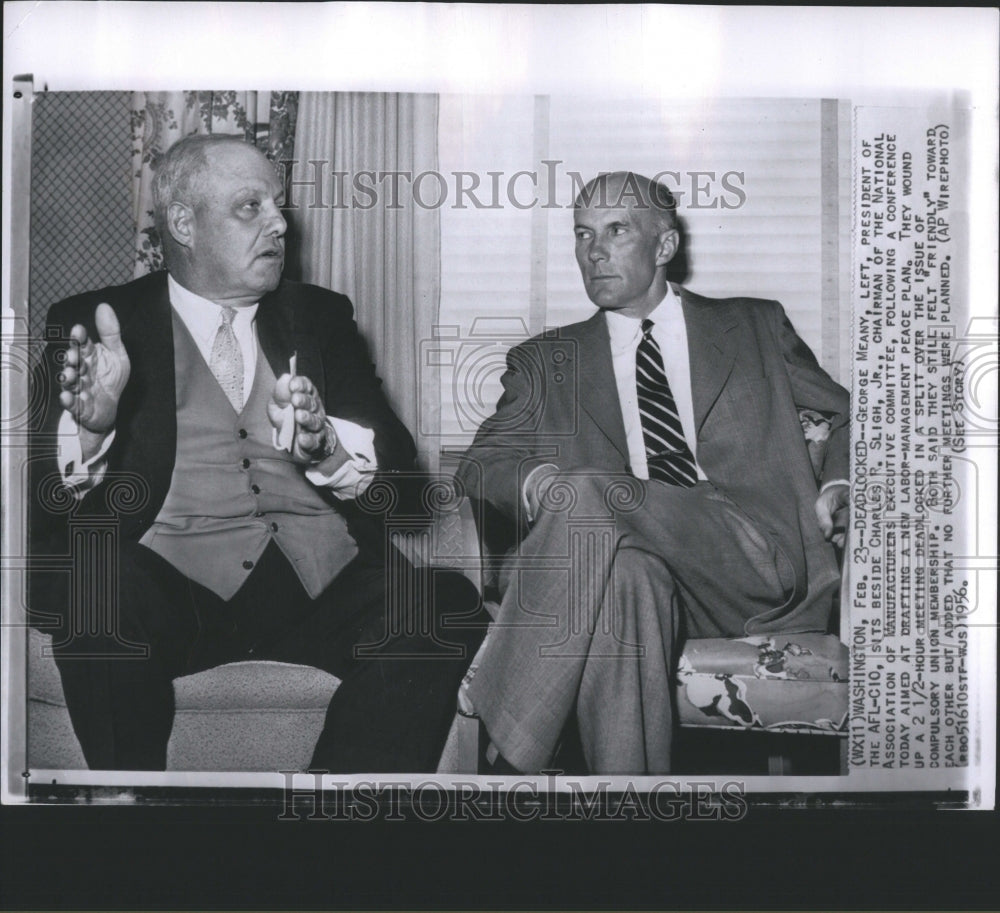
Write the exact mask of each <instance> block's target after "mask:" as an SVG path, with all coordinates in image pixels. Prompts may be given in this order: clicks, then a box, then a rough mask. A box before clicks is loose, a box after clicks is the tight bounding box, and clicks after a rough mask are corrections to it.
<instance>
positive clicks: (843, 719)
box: [677, 634, 849, 734]
mask: <svg viewBox="0 0 1000 913" xmlns="http://www.w3.org/2000/svg"><path fill="white" fill-rule="evenodd" d="M848 659H849V657H848V651H847V647H845V646H844V645H843V644H842V643H841V642H840V641H839V640H838V638H837V637H836V636H835V635H833V634H787V635H771V636H770V637H765V636H754V637H744V638H739V639H728V638H707V639H702V640H689V641H688V642H687V643H686V644H685V645H684V651H683V654H682V655H681V658H680V660H679V662H678V664H677V685H678V687H677V706H678V711H679V714H680V722H681V725H682V726H701V727H711V728H724V729H730V728H739V729H750V728H758V729H767V730H772V731H788V732H795V731H810V732H820V733H833V734H837V733H841V732H843V731H845V727H846V725H847V674H848Z"/></svg>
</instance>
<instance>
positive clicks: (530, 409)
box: [456, 341, 559, 522]
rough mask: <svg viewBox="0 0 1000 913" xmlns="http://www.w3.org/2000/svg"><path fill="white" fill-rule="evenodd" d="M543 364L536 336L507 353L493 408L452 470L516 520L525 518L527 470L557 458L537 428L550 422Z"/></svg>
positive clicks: (476, 494)
mask: <svg viewBox="0 0 1000 913" xmlns="http://www.w3.org/2000/svg"><path fill="white" fill-rule="evenodd" d="M543 364H544V361H543V358H542V353H541V352H540V351H539V347H538V345H537V344H536V343H535V342H534V341H528V342H525V343H522V344H521V345H519V346H517V347H515V348H514V349H512V350H511V351H510V352H508V354H507V364H506V371H505V372H504V374H503V377H501V379H500V383H501V384H502V386H503V393H502V394H501V396H500V399H499V401H498V402H497V408H496V412H495V413H494V414H493V415H491V416H490V417H489V418H487V419H486V420H485V421H484V422H483V423H482V425H481V426H480V428H479V431H478V432H477V433H476V437H475V440H474V441H473V443H472V446H471V447H469V449H468V450H467V451H466V452H465V454H464V455H463V457H462V460H461V463H460V466H459V470H458V473H457V475H456V478H457V480H458V481H459V482H460V483H461V484H462V485H463V486H464V488H465V491H466V493H467V494H468V495H469V496H470V497H471V498H473V499H482V500H484V501H486V502H487V503H488V504H490V505H491V506H492V507H494V508H496V510H498V511H499V512H500V513H501V514H502V515H503V516H504V517H505V518H506V519H508V520H511V521H514V522H520V521H521V520H523V514H524V507H523V503H522V486H523V484H524V480H525V479H526V478H527V476H528V474H529V473H530V472H531V471H532V470H533V469H535V468H536V467H538V466H540V465H542V464H544V463H552V464H554V465H558V463H559V460H558V458H557V457H555V456H553V455H552V454H553V453H554V452H555V450H556V449H557V448H555V447H554V446H551V442H549V441H547V439H546V435H545V434H543V433H541V431H540V429H541V428H544V427H548V426H547V424H545V416H544V415H543V412H544V410H545V395H544V393H545V374H544V371H543V368H542V365H543Z"/></svg>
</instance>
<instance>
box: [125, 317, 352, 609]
mask: <svg viewBox="0 0 1000 913" xmlns="http://www.w3.org/2000/svg"><path fill="white" fill-rule="evenodd" d="M172 318H173V330H174V371H175V379H176V389H177V454H176V459H175V461H174V472H173V476H172V478H171V480H170V489H169V490H168V492H167V497H166V500H165V501H164V502H163V507H162V508H161V509H160V512H159V514H158V515H157V517H156V520H155V521H154V523H153V525H152V526H151V527H150V528H149V530H147V532H146V534H145V535H144V536H143V537H142V539H141V540H140V541H141V542H142V544H143V545H146V546H147V547H149V548H151V549H152V550H153V551H155V552H156V553H157V554H159V555H161V556H162V557H163V558H165V559H166V560H167V561H169V562H170V563H171V564H172V565H173V566H174V567H176V568H177V569H178V570H179V571H181V573H183V574H184V575H186V576H187V577H189V578H191V579H192V580H194V581H196V582H197V583H200V584H202V585H203V586H205V587H207V588H208V589H210V590H212V591H213V592H215V593H217V594H218V595H219V596H220V597H222V598H223V599H230V598H232V597H233V596H234V595H235V593H236V592H237V590H239V588H240V587H241V586H242V585H243V583H244V582H245V581H246V578H247V577H248V576H249V575H250V573H251V572H252V571H253V568H254V566H255V565H256V563H257V561H258V560H259V559H260V556H261V555H262V554H263V552H264V549H265V548H266V547H267V546H268V544H269V543H270V542H271V541H272V540H273V541H274V542H275V543H276V544H277V545H278V547H279V548H280V549H281V551H282V552H283V553H284V555H285V557H286V558H287V559H288V560H289V562H290V563H291V565H292V567H293V568H294V569H295V572H296V574H297V575H298V577H299V580H301V581H302V586H303V587H304V589H305V590H306V592H307V593H308V594H309V595H310V596H311V597H313V598H315V597H316V596H318V595H319V594H320V593H321V592H322V591H323V590H324V589H325V588H326V586H327V585H328V584H329V583H330V581H332V580H333V578H334V577H336V575H337V574H338V573H339V572H340V571H341V570H343V568H344V567H345V566H346V565H347V564H348V562H350V561H351V559H352V558H354V556H355V555H356V554H357V553H358V547H357V544H356V543H355V541H354V539H353V538H352V537H351V535H350V533H349V532H348V530H347V523H346V521H345V520H344V518H343V517H341V515H340V514H338V513H337V512H336V511H335V510H334V509H333V508H332V507H331V506H330V504H329V503H327V501H326V500H324V498H323V496H322V495H321V494H320V492H319V491H318V490H317V489H316V487H315V486H313V485H312V483H310V482H309V481H308V480H307V479H306V478H305V475H304V472H303V467H301V466H298V465H296V464H295V463H294V462H292V459H291V456H290V455H289V454H288V453H286V452H285V451H281V450H276V449H275V448H274V446H273V443H272V426H271V423H270V422H269V421H268V418H267V403H268V402H269V401H270V399H271V394H272V392H273V390H274V383H275V377H274V372H273V371H272V370H271V366H270V365H269V364H268V361H267V358H266V357H265V356H264V353H263V351H262V350H261V349H260V345H259V344H258V346H257V367H256V371H255V375H254V382H253V386H252V389H251V391H250V395H249V397H248V398H247V400H246V404H245V405H244V407H243V411H242V412H240V413H239V414H238V415H237V413H236V411H235V410H234V409H233V407H232V405H231V404H230V402H229V400H228V399H227V398H226V394H225V393H224V392H223V391H222V388H221V387H220V386H219V383H218V381H217V380H216V379H215V376H214V375H213V374H212V372H211V370H210V369H209V367H208V365H207V364H206V363H205V359H204V358H203V357H202V355H201V353H200V352H199V351H198V347H197V345H196V344H195V342H194V340H193V339H192V338H191V335H190V333H189V332H188V329H187V327H186V326H185V325H184V323H183V321H182V320H181V319H180V318H179V317H178V316H177V314H176V313H173V315H172Z"/></svg>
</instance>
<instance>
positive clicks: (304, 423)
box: [267, 374, 337, 464]
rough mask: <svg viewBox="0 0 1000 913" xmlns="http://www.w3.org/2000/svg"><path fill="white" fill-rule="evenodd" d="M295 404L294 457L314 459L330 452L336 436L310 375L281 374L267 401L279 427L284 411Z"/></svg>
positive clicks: (305, 460) (269, 414) (270, 416)
mask: <svg viewBox="0 0 1000 913" xmlns="http://www.w3.org/2000/svg"><path fill="white" fill-rule="evenodd" d="M289 403H290V404H291V405H292V407H293V409H294V415H295V436H294V437H293V438H292V451H291V453H292V459H293V460H295V462H296V463H302V464H306V463H315V462H317V461H319V460H322V459H323V458H324V457H326V456H329V455H330V454H331V453H332V452H333V448H334V447H335V446H336V443H337V440H336V437H335V436H334V434H333V429H332V428H330V425H329V423H328V422H327V420H326V410H325V409H324V408H323V403H322V401H321V400H320V398H319V394H318V393H317V392H316V387H315V386H314V385H313V382H312V381H311V380H309V378H308V377H304V376H302V375H300V374H296V375H294V376H293V375H290V374H282V375H281V377H279V378H278V382H277V383H276V384H275V385H274V394H273V396H272V398H271V402H269V403H268V404H267V417H268V419H269V420H270V422H271V424H272V425H273V426H274V427H275V428H278V429H280V428H281V425H282V411H283V410H284V409H285V407H286V406H288V405H289Z"/></svg>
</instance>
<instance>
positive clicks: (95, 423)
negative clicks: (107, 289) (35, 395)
mask: <svg viewBox="0 0 1000 913" xmlns="http://www.w3.org/2000/svg"><path fill="white" fill-rule="evenodd" d="M94 316H95V320H96V323H97V335H98V339H97V340H96V341H95V340H93V339H90V338H89V337H88V335H87V330H86V328H85V327H83V326H81V325H80V324H77V325H76V326H74V327H73V329H72V330H71V331H70V340H71V342H70V347H69V349H68V351H67V352H66V363H65V365H64V366H63V369H62V371H61V372H60V374H59V386H60V387H61V388H62V392H61V393H60V394H59V402H60V404H61V405H62V407H63V408H64V409H67V410H68V411H69V412H70V413H72V415H73V417H74V418H75V419H76V421H77V423H78V424H79V426H80V428H81V429H83V430H84V431H89V432H91V433H92V434H98V435H103V434H107V433H108V432H109V431H111V429H112V428H114V426H115V416H116V415H117V414H118V401H119V400H120V399H121V395H122V390H124V389H125V384H126V383H128V378H129V372H130V371H131V364H130V363H129V359H128V353H127V352H126V351H125V345H124V343H123V342H122V335H121V326H120V325H119V323H118V317H117V316H115V312H114V310H112V308H111V306H110V305H108V304H99V305H97V311H96V312H95V315H94Z"/></svg>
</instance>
